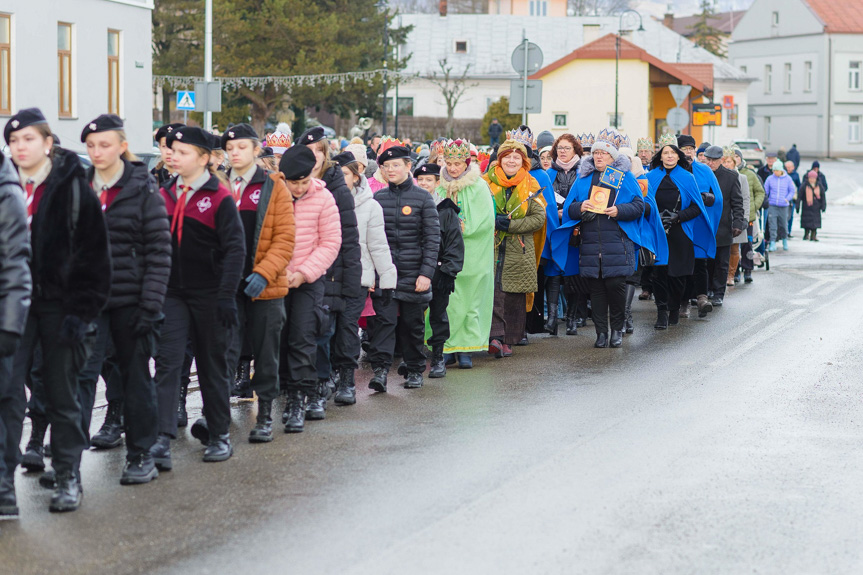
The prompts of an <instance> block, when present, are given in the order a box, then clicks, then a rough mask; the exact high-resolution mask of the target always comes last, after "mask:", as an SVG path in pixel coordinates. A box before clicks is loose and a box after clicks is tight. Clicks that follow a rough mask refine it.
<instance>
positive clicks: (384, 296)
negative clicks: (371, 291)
mask: <svg viewBox="0 0 863 575" xmlns="http://www.w3.org/2000/svg"><path fill="white" fill-rule="evenodd" d="M394 291H395V290H391V289H382V290H381V297H380V298H379V299H380V302H381V303H382V304H384V305H390V304H391V303H392V302H393V292H394Z"/></svg>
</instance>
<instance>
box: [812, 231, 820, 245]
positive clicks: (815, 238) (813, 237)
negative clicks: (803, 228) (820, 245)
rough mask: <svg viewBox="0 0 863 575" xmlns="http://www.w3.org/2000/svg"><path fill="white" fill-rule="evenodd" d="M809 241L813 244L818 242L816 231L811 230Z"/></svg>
mask: <svg viewBox="0 0 863 575" xmlns="http://www.w3.org/2000/svg"><path fill="white" fill-rule="evenodd" d="M809 241H813V242H817V241H820V240H819V239H818V230H812V235H811V236H809Z"/></svg>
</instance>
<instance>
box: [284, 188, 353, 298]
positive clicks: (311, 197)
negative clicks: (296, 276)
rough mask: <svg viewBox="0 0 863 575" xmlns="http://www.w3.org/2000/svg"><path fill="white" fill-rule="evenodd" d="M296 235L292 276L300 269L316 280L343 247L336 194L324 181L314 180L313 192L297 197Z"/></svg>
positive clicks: (307, 276)
mask: <svg viewBox="0 0 863 575" xmlns="http://www.w3.org/2000/svg"><path fill="white" fill-rule="evenodd" d="M294 223H295V225H296V230H297V231H296V236H295V238H296V239H295V243H294V256H293V257H292V258H291V262H290V263H289V264H288V276H289V277H290V275H291V274H292V273H293V272H296V271H298V272H300V273H301V274H303V277H304V278H306V282H308V283H312V282H314V281H315V280H317V279H318V278H319V277H321V276H322V275H324V274H325V273H326V272H327V270H328V269H329V267H330V266H331V265H333V262H334V261H335V260H336V256H338V255H339V248H341V246H342V224H341V221H340V220H339V210H338V208H337V207H336V201H335V200H334V199H333V195H332V194H331V193H330V192H329V191H328V190H327V187H326V186H325V185H324V182H322V181H321V180H318V179H312V185H311V186H309V191H308V192H306V195H304V196H303V197H302V198H300V199H298V200H294Z"/></svg>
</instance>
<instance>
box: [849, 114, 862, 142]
mask: <svg viewBox="0 0 863 575" xmlns="http://www.w3.org/2000/svg"><path fill="white" fill-rule="evenodd" d="M861 141H863V140H861V134H860V116H849V117H848V142H850V143H851V144H859V143H861Z"/></svg>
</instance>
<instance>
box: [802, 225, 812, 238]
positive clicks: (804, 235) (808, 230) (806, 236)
mask: <svg viewBox="0 0 863 575" xmlns="http://www.w3.org/2000/svg"><path fill="white" fill-rule="evenodd" d="M811 231H812V230H810V229H809V228H807V229H806V230H805V231H804V232H803V239H804V240H808V239H809V234H810V232H811Z"/></svg>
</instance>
